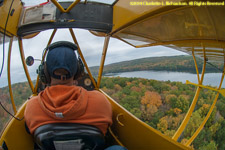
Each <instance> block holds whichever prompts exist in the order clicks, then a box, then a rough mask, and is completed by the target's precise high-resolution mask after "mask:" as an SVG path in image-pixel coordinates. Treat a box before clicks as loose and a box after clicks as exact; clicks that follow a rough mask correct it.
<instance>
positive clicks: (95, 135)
mask: <svg viewBox="0 0 225 150" xmlns="http://www.w3.org/2000/svg"><path fill="white" fill-rule="evenodd" d="M34 140H35V142H36V144H37V145H38V146H39V147H40V148H41V149H42V150H101V149H104V145H105V140H104V135H103V134H102V132H101V131H100V130H99V129H98V128H96V127H93V126H90V125H83V124H73V123H54V124H46V125H43V126H40V127H38V128H37V129H36V130H35V132H34Z"/></svg>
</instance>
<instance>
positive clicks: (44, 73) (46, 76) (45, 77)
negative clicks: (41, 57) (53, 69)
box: [38, 62, 51, 84]
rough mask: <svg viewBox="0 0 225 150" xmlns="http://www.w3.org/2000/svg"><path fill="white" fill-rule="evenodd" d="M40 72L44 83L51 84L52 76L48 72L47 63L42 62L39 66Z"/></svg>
mask: <svg viewBox="0 0 225 150" xmlns="http://www.w3.org/2000/svg"><path fill="white" fill-rule="evenodd" d="M38 74H39V78H40V80H41V82H42V83H44V84H50V82H51V78H50V76H49V74H48V71H47V65H46V63H45V62H42V64H41V65H40V66H39V67H38Z"/></svg>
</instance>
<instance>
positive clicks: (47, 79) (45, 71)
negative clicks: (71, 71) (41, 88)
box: [44, 63, 51, 84]
mask: <svg viewBox="0 0 225 150" xmlns="http://www.w3.org/2000/svg"><path fill="white" fill-rule="evenodd" d="M44 73H45V79H46V84H50V83H51V77H50V75H49V73H48V69H47V64H46V63H44Z"/></svg>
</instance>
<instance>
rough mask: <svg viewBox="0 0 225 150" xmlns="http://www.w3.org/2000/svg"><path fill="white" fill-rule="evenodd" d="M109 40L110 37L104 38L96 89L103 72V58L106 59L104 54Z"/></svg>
mask: <svg viewBox="0 0 225 150" xmlns="http://www.w3.org/2000/svg"><path fill="white" fill-rule="evenodd" d="M109 39H110V36H106V37H105V41H104V47H103V51H102V59H101V63H100V67H99V72H98V82H97V88H99V87H100V82H101V79H102V72H103V68H104V64H105V57H106V53H107V49H108V45H109Z"/></svg>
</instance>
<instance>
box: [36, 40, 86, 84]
mask: <svg viewBox="0 0 225 150" xmlns="http://www.w3.org/2000/svg"><path fill="white" fill-rule="evenodd" d="M61 46H64V47H68V48H70V49H71V50H73V51H76V50H77V49H78V48H77V46H76V45H75V44H73V43H71V42H68V41H59V42H55V43H53V44H51V45H49V46H47V47H46V48H45V49H44V50H43V54H44V53H47V52H48V51H51V50H54V48H56V47H61ZM43 54H42V55H43ZM76 59H77V73H76V74H75V75H74V79H77V78H78V77H80V76H81V75H82V73H84V64H83V62H82V60H81V58H80V55H79V54H78V58H76ZM37 73H38V75H39V79H40V80H41V82H42V83H44V84H46V85H48V84H50V83H51V78H50V75H49V73H48V70H47V64H46V61H43V62H42V63H41V64H40V65H39V67H38V69H37Z"/></svg>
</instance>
